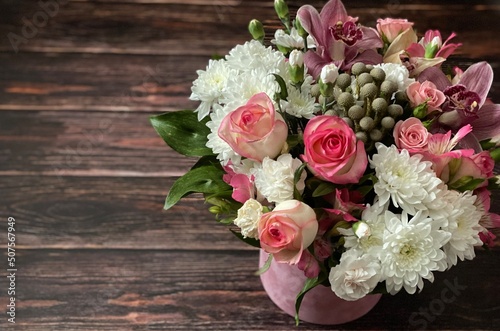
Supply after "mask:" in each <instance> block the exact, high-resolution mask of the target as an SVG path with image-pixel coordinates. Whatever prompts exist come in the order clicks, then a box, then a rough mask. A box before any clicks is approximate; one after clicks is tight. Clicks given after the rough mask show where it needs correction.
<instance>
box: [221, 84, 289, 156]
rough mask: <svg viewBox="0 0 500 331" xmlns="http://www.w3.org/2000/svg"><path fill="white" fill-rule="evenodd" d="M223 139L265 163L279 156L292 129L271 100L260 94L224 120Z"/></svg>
mask: <svg viewBox="0 0 500 331" xmlns="http://www.w3.org/2000/svg"><path fill="white" fill-rule="evenodd" d="M218 133H219V137H221V139H223V140H224V141H225V142H227V143H228V144H229V146H231V148H232V149H233V150H234V151H235V152H236V153H238V154H239V155H241V156H243V157H247V158H249V159H251V160H254V161H259V162H262V160H263V159H264V158H265V157H266V156H268V157H270V158H274V157H276V156H277V155H278V154H279V153H280V151H281V149H282V148H283V145H284V144H285V142H286V138H287V136H288V126H287V125H286V124H285V121H284V120H283V117H282V116H281V115H280V114H278V113H276V112H275V110H274V105H273V102H272V101H271V99H270V98H269V97H268V96H267V95H266V94H265V93H258V94H256V95H254V96H253V97H251V98H250V100H248V102H247V104H246V105H244V106H241V107H238V108H236V109H235V110H234V111H232V112H230V113H229V114H227V115H226V117H224V119H223V120H222V123H221V125H220V127H219V132H218Z"/></svg>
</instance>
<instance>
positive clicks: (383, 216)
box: [151, 0, 500, 305]
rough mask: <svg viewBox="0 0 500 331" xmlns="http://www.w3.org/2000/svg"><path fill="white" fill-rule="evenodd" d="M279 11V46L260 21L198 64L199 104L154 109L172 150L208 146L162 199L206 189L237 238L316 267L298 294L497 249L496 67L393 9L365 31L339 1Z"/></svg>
mask: <svg viewBox="0 0 500 331" xmlns="http://www.w3.org/2000/svg"><path fill="white" fill-rule="evenodd" d="M274 6H275V9H276V12H277V14H278V17H279V19H280V20H281V22H282V23H283V28H282V29H278V30H277V31H275V33H274V38H273V39H272V40H271V45H270V46H265V45H264V37H265V33H264V28H263V25H262V24H261V23H260V22H259V21H257V20H252V21H251V22H250V24H249V31H250V33H251V35H252V37H253V39H252V40H250V41H248V42H246V43H244V44H243V45H237V46H236V47H234V48H233V49H232V50H231V51H230V52H229V54H228V55H226V56H225V57H223V58H220V59H213V60H210V61H209V63H208V66H207V67H206V69H205V70H199V71H197V74H198V78H197V79H196V80H195V81H194V82H193V86H192V89H191V90H192V94H191V96H190V99H191V100H196V101H199V106H198V108H197V109H196V110H194V111H191V110H184V111H178V112H170V113H166V114H162V115H159V116H154V117H152V118H151V122H152V125H153V126H154V128H155V129H156V130H157V132H158V133H159V134H160V136H161V137H162V138H163V139H164V140H165V142H166V143H167V144H168V145H169V146H171V147H172V148H173V149H174V150H176V151H177V152H179V153H180V154H183V155H186V156H195V157H200V159H199V161H198V162H197V163H196V164H195V165H194V166H193V167H192V169H191V170H190V171H189V172H187V173H186V174H185V175H184V176H182V177H180V178H179V179H178V180H177V181H176V182H175V183H174V184H173V186H172V187H171V189H170V192H169V194H168V196H167V198H166V203H165V209H169V208H170V207H172V206H173V205H175V204H176V203H177V202H178V201H179V200H180V199H181V198H182V197H184V196H186V195H188V194H191V193H202V194H203V196H204V198H205V201H206V203H207V204H208V205H209V210H210V212H211V213H213V214H215V217H216V219H217V220H218V221H219V222H221V223H224V224H227V225H228V226H230V228H231V231H232V232H233V233H234V234H235V235H236V236H238V237H239V238H240V239H242V240H243V241H245V242H246V243H248V244H250V245H253V246H256V247H259V248H261V249H263V250H265V251H266V252H268V253H269V254H270V255H269V256H270V259H271V258H272V259H274V260H275V261H276V262H279V263H287V264H290V265H294V266H296V267H297V268H299V269H300V270H302V271H303V272H304V274H305V275H306V277H307V281H306V284H305V285H304V290H303V291H302V292H301V293H299V295H298V298H297V300H298V303H299V305H300V300H301V296H303V295H304V294H305V293H306V292H307V291H308V290H309V289H311V288H313V287H315V286H318V285H326V286H329V287H331V290H332V291H333V292H335V294H336V295H337V296H338V297H340V298H342V299H345V300H357V299H359V298H362V297H364V296H366V295H368V294H370V293H381V292H384V293H390V294H395V293H397V292H399V291H401V290H404V291H406V292H408V293H410V294H413V293H415V292H416V291H417V290H419V291H420V290H422V288H423V287H424V281H425V280H428V281H431V282H432V281H433V278H434V272H441V271H445V270H447V269H449V268H451V267H453V266H454V265H456V264H457V263H458V261H459V260H460V261H463V260H471V259H473V258H474V257H475V252H474V249H475V247H477V246H483V247H485V248H487V247H488V246H492V245H493V241H494V239H495V235H494V234H493V233H492V232H491V229H493V228H495V227H498V226H500V217H499V215H497V214H494V213H491V212H490V211H489V209H490V195H491V190H492V189H497V188H498V187H499V180H498V177H496V176H495V174H494V166H495V161H498V160H499V159H500V154H499V151H500V149H499V148H498V147H497V146H498V144H499V141H500V123H499V121H498V119H500V105H498V104H494V103H493V102H492V101H490V100H489V99H488V98H487V95H488V92H489V89H490V87H491V84H492V81H493V70H492V68H491V66H490V65H489V64H488V63H486V62H479V63H476V64H473V65H471V66H470V67H468V68H464V69H465V70H462V69H460V68H458V67H455V68H452V67H450V66H448V65H447V64H446V60H447V58H448V57H449V56H450V55H452V54H453V53H454V51H455V50H456V49H457V48H458V47H460V46H461V44H459V43H453V42H452V40H453V39H454V38H455V34H451V35H450V36H449V37H448V38H447V39H446V40H444V41H443V37H442V36H441V33H440V32H439V31H436V30H428V31H426V32H425V34H423V36H421V38H419V37H418V36H417V33H416V31H415V29H414V27H413V25H414V23H412V22H409V21H407V20H406V19H395V18H384V19H379V20H378V21H377V25H376V27H366V26H363V25H362V24H361V23H360V22H358V19H357V18H355V17H351V16H349V15H348V14H347V12H346V9H345V7H344V5H343V4H342V3H341V2H340V1H339V0H331V1H329V2H328V3H327V4H326V5H325V6H324V7H323V8H322V10H321V12H318V11H317V10H316V9H315V8H313V7H312V6H309V5H304V6H302V7H300V9H299V10H298V11H297V14H296V17H295V18H294V19H292V18H291V17H290V14H289V10H288V6H287V4H286V3H285V1H284V0H276V1H275V2H274ZM269 263H270V260H268V263H266V265H269ZM264 268H265V267H264ZM262 271H264V270H262Z"/></svg>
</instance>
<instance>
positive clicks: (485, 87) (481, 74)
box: [460, 61, 493, 108]
mask: <svg viewBox="0 0 500 331" xmlns="http://www.w3.org/2000/svg"><path fill="white" fill-rule="evenodd" d="M492 83H493V69H492V68H491V66H490V65H489V64H488V62H486V61H483V62H479V63H476V64H473V65H471V66H470V67H469V68H467V70H465V72H464V73H463V75H462V77H461V78H460V84H462V85H465V86H466V87H467V89H468V90H469V91H472V92H476V93H477V94H478V95H479V97H480V98H481V101H480V104H479V108H481V107H482V106H483V104H484V102H485V101H486V97H487V96H488V92H489V91H490V87H491V84H492Z"/></svg>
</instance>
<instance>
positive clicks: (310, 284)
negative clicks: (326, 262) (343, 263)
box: [295, 272, 328, 326]
mask: <svg viewBox="0 0 500 331" xmlns="http://www.w3.org/2000/svg"><path fill="white" fill-rule="evenodd" d="M327 278H328V277H327V276H326V273H323V272H322V273H320V274H319V275H318V276H316V277H314V278H307V280H306V282H305V284H304V288H303V289H302V290H301V291H300V292H299V294H297V299H296V300H295V324H296V325H297V326H298V325H299V322H300V319H299V310H300V305H301V304H302V300H303V299H304V295H306V293H307V292H309V291H310V290H312V289H313V288H315V287H316V286H318V285H320V284H321V283H323V282H324V281H325V280H326V279H327Z"/></svg>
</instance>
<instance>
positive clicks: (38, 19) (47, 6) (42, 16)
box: [7, 0, 68, 53]
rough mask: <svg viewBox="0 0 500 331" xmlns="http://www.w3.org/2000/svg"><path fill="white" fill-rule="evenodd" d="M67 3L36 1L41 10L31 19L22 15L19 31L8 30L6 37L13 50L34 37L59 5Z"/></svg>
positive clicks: (59, 0)
mask: <svg viewBox="0 0 500 331" xmlns="http://www.w3.org/2000/svg"><path fill="white" fill-rule="evenodd" d="M67 3H68V0H45V1H44V0H40V1H38V6H39V7H40V8H41V10H39V11H37V12H35V13H34V14H33V17H32V18H31V20H29V19H28V18H26V16H23V18H22V19H21V22H22V23H23V26H22V28H21V33H20V34H16V33H14V32H9V33H8V34H7V38H8V39H9V42H10V45H11V46H12V49H13V50H14V52H16V53H17V52H19V45H20V44H26V43H27V42H28V41H29V40H30V39H33V38H35V37H36V36H37V35H38V29H39V28H43V27H45V26H46V25H47V24H48V23H49V20H50V18H53V17H54V16H56V15H57V13H58V12H59V8H60V6H61V5H65V4H67Z"/></svg>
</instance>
